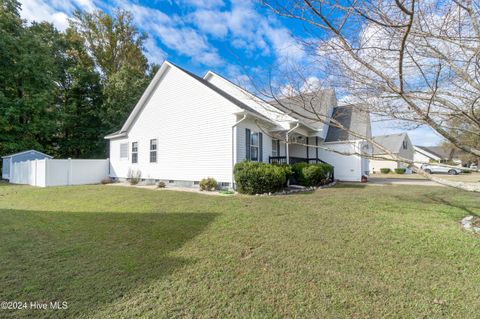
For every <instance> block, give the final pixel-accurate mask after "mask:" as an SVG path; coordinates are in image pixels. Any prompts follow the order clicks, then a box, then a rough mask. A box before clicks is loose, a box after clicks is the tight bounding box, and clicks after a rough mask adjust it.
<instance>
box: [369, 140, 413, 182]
mask: <svg viewBox="0 0 480 319" xmlns="http://www.w3.org/2000/svg"><path fill="white" fill-rule="evenodd" d="M373 141H375V142H376V143H378V144H379V145H381V146H383V147H384V148H385V149H387V150H388V151H390V152H391V153H392V154H395V156H398V157H401V158H404V159H407V160H410V161H413V153H414V148H413V144H412V142H411V141H410V138H409V137H408V134H407V133H401V134H390V135H382V136H374V137H373ZM373 156H378V157H381V158H386V159H385V160H383V159H372V160H370V172H371V173H378V172H380V169H381V168H390V169H391V170H394V169H395V168H406V167H407V166H408V165H406V164H405V163H401V162H400V163H399V162H396V161H390V160H388V159H390V158H394V157H393V156H391V155H390V154H389V153H387V152H386V151H384V150H382V149H380V148H378V147H376V146H374V147H373Z"/></svg>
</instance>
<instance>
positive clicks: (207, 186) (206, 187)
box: [200, 177, 218, 192]
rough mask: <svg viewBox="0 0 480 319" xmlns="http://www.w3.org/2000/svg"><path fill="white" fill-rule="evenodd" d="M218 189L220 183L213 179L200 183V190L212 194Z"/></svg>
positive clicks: (209, 178) (203, 180)
mask: <svg viewBox="0 0 480 319" xmlns="http://www.w3.org/2000/svg"><path fill="white" fill-rule="evenodd" d="M217 187H218V183H217V181H216V180H215V178H213V177H207V178H204V179H202V180H201V181H200V190H201V191H207V192H211V191H214V190H216V189H217Z"/></svg>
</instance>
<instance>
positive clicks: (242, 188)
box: [234, 161, 289, 195]
mask: <svg viewBox="0 0 480 319" xmlns="http://www.w3.org/2000/svg"><path fill="white" fill-rule="evenodd" d="M288 173H289V168H288V167H286V166H283V165H273V164H267V163H259V162H249V161H246V162H241V163H238V164H236V165H235V169H234V176H235V183H236V184H237V191H238V192H239V193H243V194H250V195H253V194H264V193H270V192H276V191H279V190H281V189H282V188H283V187H284V186H285V183H286V181H287V175H288Z"/></svg>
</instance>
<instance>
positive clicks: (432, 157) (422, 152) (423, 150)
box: [413, 145, 442, 163]
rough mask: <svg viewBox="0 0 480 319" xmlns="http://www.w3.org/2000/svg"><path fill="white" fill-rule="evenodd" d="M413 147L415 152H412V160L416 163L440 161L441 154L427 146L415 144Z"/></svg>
mask: <svg viewBox="0 0 480 319" xmlns="http://www.w3.org/2000/svg"><path fill="white" fill-rule="evenodd" d="M414 149H415V152H414V154H413V160H414V161H415V162H416V163H430V162H438V163H440V162H441V160H442V156H441V155H439V154H437V153H435V152H434V151H432V150H430V149H429V148H428V147H425V146H417V145H415V146H414Z"/></svg>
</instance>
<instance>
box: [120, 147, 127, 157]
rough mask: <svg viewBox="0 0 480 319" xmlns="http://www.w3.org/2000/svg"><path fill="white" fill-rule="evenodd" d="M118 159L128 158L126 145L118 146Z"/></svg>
mask: <svg viewBox="0 0 480 319" xmlns="http://www.w3.org/2000/svg"><path fill="white" fill-rule="evenodd" d="M120 158H128V143H122V144H120Z"/></svg>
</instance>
